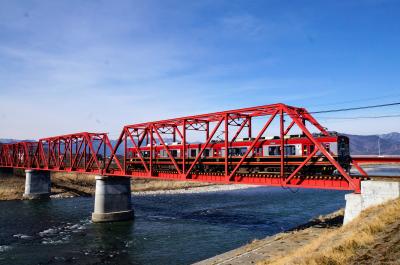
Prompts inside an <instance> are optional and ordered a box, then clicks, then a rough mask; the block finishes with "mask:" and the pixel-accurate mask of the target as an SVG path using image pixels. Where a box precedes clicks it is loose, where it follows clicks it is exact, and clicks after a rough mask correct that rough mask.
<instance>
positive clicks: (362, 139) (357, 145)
mask: <svg viewBox="0 0 400 265" xmlns="http://www.w3.org/2000/svg"><path fill="white" fill-rule="evenodd" d="M343 135H346V136H348V137H349V138H350V152H351V154H353V155H378V154H379V146H380V153H381V155H400V133H398V132H392V133H387V134H380V135H378V134H376V135H354V134H343ZM16 141H19V140H15V139H0V143H10V142H16ZM110 142H111V144H112V145H113V146H114V145H115V144H116V142H117V141H116V140H110ZM166 142H170V140H166ZM120 149H122V148H120ZM118 151H119V152H118V153H121V152H122V150H118ZM108 155H109V154H108Z"/></svg>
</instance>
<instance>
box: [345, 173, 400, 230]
mask: <svg viewBox="0 0 400 265" xmlns="http://www.w3.org/2000/svg"><path fill="white" fill-rule="evenodd" d="M399 197H400V182H395V181H373V180H367V181H362V182H361V193H360V194H356V193H350V194H346V195H345V199H346V208H345V211H344V220H343V224H344V225H345V224H347V223H348V222H350V221H351V220H353V219H355V218H356V217H357V216H358V215H359V214H360V213H361V212H362V211H363V210H365V209H367V208H368V207H371V206H375V205H379V204H382V203H385V202H387V201H389V200H393V199H396V198H399Z"/></svg>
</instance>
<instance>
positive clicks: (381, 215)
mask: <svg viewBox="0 0 400 265" xmlns="http://www.w3.org/2000/svg"><path fill="white" fill-rule="evenodd" d="M399 217H400V199H398V200H394V201H390V202H388V203H386V204H384V205H382V206H377V207H372V208H370V209H368V210H366V211H365V212H363V213H362V214H361V215H360V216H359V217H358V218H356V219H355V220H353V221H352V222H351V223H349V224H348V225H346V226H343V227H341V228H339V229H336V230H333V231H330V232H326V233H324V234H322V235H321V236H320V237H318V238H317V239H315V240H313V241H312V242H310V243H309V244H307V245H305V246H304V247H301V248H299V249H296V250H294V251H292V252H290V253H287V255H285V256H281V257H277V258H275V259H273V260H270V261H264V262H260V263H259V264H274V265H282V264H299V265H300V264H301V265H339V264H348V262H349V260H350V259H351V258H352V257H353V256H354V255H355V254H356V253H357V251H359V250H363V249H366V248H368V247H369V245H370V244H371V243H372V242H373V241H374V239H375V236H376V235H377V234H378V233H379V232H381V231H383V230H384V229H385V228H386V227H387V226H388V225H390V224H392V223H393V222H395V221H396V220H397V219H398V218H399Z"/></svg>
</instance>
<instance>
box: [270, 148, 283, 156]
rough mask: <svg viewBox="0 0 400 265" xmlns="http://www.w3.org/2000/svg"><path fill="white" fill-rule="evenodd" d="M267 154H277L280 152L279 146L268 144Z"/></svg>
mask: <svg viewBox="0 0 400 265" xmlns="http://www.w3.org/2000/svg"><path fill="white" fill-rule="evenodd" d="M268 154H269V155H270V156H278V155H280V154H281V147H280V146H269V147H268Z"/></svg>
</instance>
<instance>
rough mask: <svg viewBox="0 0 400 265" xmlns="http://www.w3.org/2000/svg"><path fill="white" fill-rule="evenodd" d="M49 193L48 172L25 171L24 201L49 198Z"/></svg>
mask: <svg viewBox="0 0 400 265" xmlns="http://www.w3.org/2000/svg"><path fill="white" fill-rule="evenodd" d="M50 191H51V181H50V172H49V171H42V170H32V169H27V170H25V193H24V195H23V197H24V198H25V199H30V200H32V199H45V198H49V196H50Z"/></svg>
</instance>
